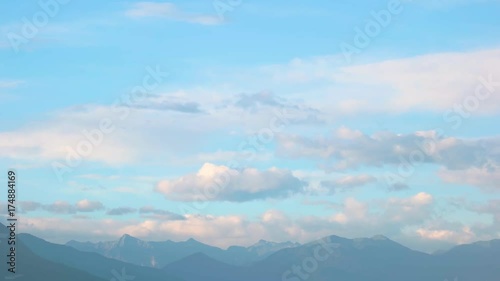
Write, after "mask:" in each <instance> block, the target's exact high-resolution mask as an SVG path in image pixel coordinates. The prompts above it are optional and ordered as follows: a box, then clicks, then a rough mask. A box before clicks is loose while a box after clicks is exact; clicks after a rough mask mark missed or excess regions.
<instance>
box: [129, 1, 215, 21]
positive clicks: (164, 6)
mask: <svg viewBox="0 0 500 281" xmlns="http://www.w3.org/2000/svg"><path fill="white" fill-rule="evenodd" d="M125 15H126V16H128V17H131V18H135V19H138V18H148V17H157V18H164V19H169V20H174V21H180V22H187V23H194V24H201V25H217V24H221V23H222V21H221V19H220V18H219V17H216V16H213V15H194V14H187V13H185V12H183V11H181V10H180V9H179V8H178V7H177V6H176V5H175V4H173V3H169V2H163V3H157V2H139V3H135V4H134V5H133V7H131V8H130V9H129V10H127V11H125Z"/></svg>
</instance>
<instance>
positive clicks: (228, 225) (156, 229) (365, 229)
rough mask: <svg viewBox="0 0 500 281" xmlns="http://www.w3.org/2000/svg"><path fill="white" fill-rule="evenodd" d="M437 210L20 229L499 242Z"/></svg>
mask: <svg viewBox="0 0 500 281" xmlns="http://www.w3.org/2000/svg"><path fill="white" fill-rule="evenodd" d="M465 206H466V207H467V208H469V207H470V208H471V209H475V210H476V211H477V212H478V213H479V212H480V213H483V212H485V213H488V214H495V215H496V216H497V218H500V216H499V215H498V214H499V212H498V210H499V209H498V207H497V206H498V202H494V201H493V200H492V201H491V202H490V203H489V204H478V205H475V204H465ZM436 207H437V203H436V200H435V198H434V196H432V195H431V194H429V193H426V192H419V193H416V194H414V195H411V196H408V197H391V198H387V199H370V200H360V199H356V198H346V199H345V200H343V202H342V203H341V204H338V205H330V206H329V208H328V209H327V212H324V215H322V216H310V215H303V216H295V215H294V216H290V215H288V214H287V213H286V212H284V211H282V210H277V209H269V210H267V211H265V212H263V213H261V214H260V215H259V216H257V217H256V218H255V219H253V218H252V219H250V218H247V217H245V216H241V215H220V216H214V215H192V214H187V215H185V216H184V217H183V219H178V220H176V219H170V220H165V219H163V218H162V217H142V218H141V219H137V218H132V219H127V220H123V219H120V220H114V219H110V218H106V219H96V218H86V219H80V218H74V217H72V218H53V217H52V218H45V217H37V218H30V217H26V218H24V219H23V220H21V223H22V225H21V227H22V228H23V230H24V231H27V232H29V233H33V234H35V235H40V236H41V237H42V238H45V237H47V238H50V239H58V240H57V241H55V240H54V242H59V243H63V242H66V241H68V240H71V239H77V240H84V241H88V240H90V241H103V240H104V241H108V240H115V239H118V238H119V237H120V236H122V235H123V234H125V233H127V234H130V235H133V236H136V237H139V238H141V239H144V240H152V241H165V240H168V239H170V240H174V241H185V240H186V239H188V238H195V239H197V240H199V241H201V242H204V243H208V244H212V245H216V246H219V247H227V246H230V245H251V244H253V243H255V241H258V240H260V239H266V240H270V241H297V242H301V243H304V242H310V241H312V240H314V239H319V238H322V237H325V236H329V235H333V234H335V235H338V236H342V237H347V238H356V237H372V236H374V235H378V234H382V235H385V236H387V237H389V238H391V239H394V240H396V241H399V242H402V243H404V244H405V245H409V246H413V247H416V249H420V250H425V251H435V250H437V249H441V248H443V247H445V246H450V243H461V242H464V241H467V242H468V241H477V240H489V239H494V238H497V237H498V235H497V234H498V231H500V228H499V224H498V222H499V220H496V221H493V222H492V223H490V224H463V223H456V222H453V221H450V220H446V219H445V218H444V216H443V215H445V214H443V213H440V210H439V208H436ZM143 211H145V212H146V213H160V214H161V213H163V212H162V211H161V210H160V211H158V210H156V209H155V208H153V207H144V208H143ZM75 221H76V222H75ZM70 222H71V223H70ZM56 234H57V235H56Z"/></svg>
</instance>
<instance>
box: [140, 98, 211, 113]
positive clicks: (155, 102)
mask: <svg viewBox="0 0 500 281" xmlns="http://www.w3.org/2000/svg"><path fill="white" fill-rule="evenodd" d="M200 106H201V105H200V104H199V103H198V102H194V101H190V100H186V99H185V98H180V97H175V96H166V95H151V96H150V97H149V98H148V99H146V100H145V101H144V102H142V103H138V104H137V105H135V107H137V108H144V109H154V110H165V111H174V112H182V113H202V112H203V110H202V109H201V108H200Z"/></svg>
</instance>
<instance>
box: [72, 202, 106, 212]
mask: <svg viewBox="0 0 500 281" xmlns="http://www.w3.org/2000/svg"><path fill="white" fill-rule="evenodd" d="M102 209H104V205H103V204H102V203H101V202H98V201H89V200H87V199H84V200H81V201H79V202H77V203H76V210H77V211H78V212H85V213H87V212H95V211H99V210H102Z"/></svg>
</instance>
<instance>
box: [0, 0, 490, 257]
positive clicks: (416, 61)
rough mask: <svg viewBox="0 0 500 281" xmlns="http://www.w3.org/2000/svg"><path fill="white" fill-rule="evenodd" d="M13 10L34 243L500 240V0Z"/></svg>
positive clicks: (14, 76) (8, 151)
mask: <svg viewBox="0 0 500 281" xmlns="http://www.w3.org/2000/svg"><path fill="white" fill-rule="evenodd" d="M231 3H232V4H231ZM0 9H1V10H2V11H8V13H3V16H2V18H1V20H0V33H1V34H2V35H1V36H0V62H1V63H0V103H1V105H2V112H1V113H0V114H1V115H0V117H1V119H0V164H1V166H2V167H4V170H7V169H8V168H15V169H16V170H17V171H18V173H19V191H18V192H19V204H20V207H21V209H22V211H23V213H22V214H21V215H20V217H21V218H20V219H21V223H22V228H23V231H26V232H31V233H34V234H36V235H39V236H41V237H43V238H45V239H48V240H50V241H55V242H61V243H62V242H66V241H67V240H70V239H77V240H92V241H96V240H111V239H116V238H117V237H119V236H120V235H122V234H124V233H129V234H131V235H134V236H138V237H140V238H143V239H146V240H166V239H172V240H186V239H188V238H190V237H194V238H196V239H198V240H200V241H203V242H206V243H210V244H214V245H218V246H221V247H226V246H228V245H232V244H239V245H249V244H252V243H254V242H256V241H258V240H259V239H261V238H264V239H267V240H273V241H281V240H293V241H299V242H307V241H309V240H312V239H315V238H320V237H322V236H326V235H330V234H336V235H340V236H346V237H366V236H373V235H376V234H384V235H387V236H389V237H391V238H393V239H394V240H396V241H399V242H402V243H404V244H406V245H409V246H411V247H414V248H416V249H421V250H425V251H433V250H436V249H438V248H441V247H446V246H448V245H451V244H457V243H468V242H473V241H477V240H487V239H493V238H498V237H499V235H500V228H499V227H498V225H500V224H499V222H500V209H499V208H498V202H500V201H498V200H499V199H500V198H499V197H498V188H499V186H498V182H499V180H500V172H499V171H500V170H499V169H500V151H499V145H500V139H499V127H498V121H499V113H500V108H499V104H500V98H499V95H498V93H499V92H500V84H499V83H500V82H496V81H499V80H500V71H499V69H498V65H499V63H500V42H499V41H500V39H499V38H500V36H499V35H500V34H499V33H500V20H499V19H498V13H499V12H500V2H499V1H493V0H491V1H487V0H483V1H479V0H477V1H474V0H462V1H451V0H449V1H430V0H428V1H427V0H426V1H401V2H399V1H356V2H352V1H349V2H348V1H315V2H314V3H311V2H304V1H273V2H272V3H269V1H244V0H243V1H225V0H220V1H219V0H216V1H212V0H209V1H170V2H165V1H155V2H139V1H106V2H105V3H103V2H102V1H85V2H77V1H63V0H60V1H56V0H51V1H49V0H46V1H39V2H38V1H25V2H23V3H10V2H5V3H1V4H0ZM370 28H371V29H370ZM366 30H368V34H367V33H366V32H367V31H366ZM370 32H371V33H370ZM363 37H364V41H363ZM360 38H361V39H360ZM346 46H349V49H348V50H355V52H353V53H350V54H349V53H347V52H348V51H346ZM92 138H94V139H92ZM92 141H93V142H92ZM87 152H88V153H87ZM75 157H76V158H78V159H79V160H78V161H76V162H75V161H74V160H75ZM196 202H198V203H196ZM203 202H204V203H203Z"/></svg>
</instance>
